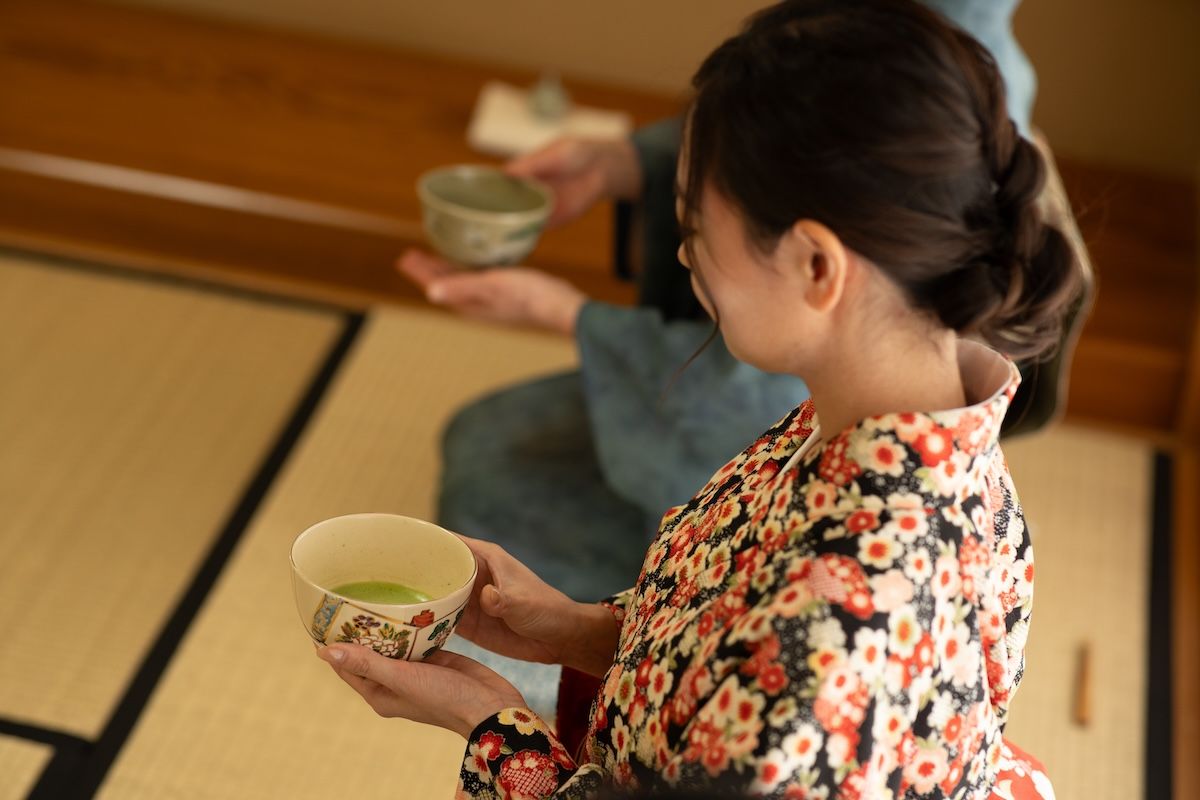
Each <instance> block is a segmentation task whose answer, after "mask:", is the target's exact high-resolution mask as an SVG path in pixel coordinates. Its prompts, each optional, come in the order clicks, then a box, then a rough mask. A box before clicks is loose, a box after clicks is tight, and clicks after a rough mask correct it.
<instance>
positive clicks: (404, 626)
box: [309, 594, 467, 660]
mask: <svg viewBox="0 0 1200 800" xmlns="http://www.w3.org/2000/svg"><path fill="white" fill-rule="evenodd" d="M466 609H467V606H466V604H465V603H464V604H463V605H461V606H459V607H458V608H456V609H455V610H454V611H452V612H450V613H449V614H447V615H446V616H444V617H442V618H441V619H440V620H435V619H434V614H433V612H432V611H431V610H429V609H425V610H424V611H422V612H421V613H419V614H417V615H415V616H414V617H412V618H411V619H409V620H408V622H403V621H400V620H394V619H389V618H388V617H386V616H384V615H383V614H379V613H378V612H375V611H370V610H367V609H362V608H359V607H358V606H356V605H354V604H353V603H351V602H348V601H347V600H345V599H344V598H342V597H339V596H337V595H335V594H326V595H325V597H324V598H323V599H322V601H321V605H320V606H318V608H317V610H316V612H315V613H314V614H313V618H312V625H311V626H310V629H309V633H310V635H311V636H312V638H313V641H314V642H316V643H317V644H318V645H324V644H332V643H334V642H345V643H349V644H359V645H362V646H364V647H370V648H371V649H372V650H374V651H375V652H376V653H379V654H380V655H382V656H386V657H388V658H397V659H406V660H407V659H412V658H414V657H415V658H421V659H424V658H428V657H429V656H430V655H431V654H433V653H435V652H437V651H438V650H440V649H441V648H442V646H443V645H445V644H446V640H447V639H449V638H450V634H451V633H453V632H454V629H455V628H456V627H457V626H458V623H459V620H461V619H462V615H463V614H464V613H465V612H466ZM418 654H419V655H418Z"/></svg>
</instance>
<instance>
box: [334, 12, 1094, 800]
mask: <svg viewBox="0 0 1200 800" xmlns="http://www.w3.org/2000/svg"><path fill="white" fill-rule="evenodd" d="M694 85H695V89H696V94H695V98H694V101H693V103H692V106H691V110H690V113H689V116H688V123H687V127H686V132H685V140H684V141H685V152H684V154H683V156H682V157H681V159H680V165H679V181H678V185H679V191H678V194H679V203H678V211H679V217H680V222H681V227H682V228H683V230H684V233H685V238H684V245H683V247H682V248H681V254H680V257H681V260H682V261H683V262H684V264H685V265H686V266H687V267H688V268H689V269H690V270H691V276H692V282H693V287H694V289H695V292H696V296H697V298H698V299H699V301H700V303H701V304H702V305H703V306H704V308H705V309H706V310H707V311H708V313H709V314H710V315H711V316H712V318H713V319H714V320H715V321H716V322H717V324H718V325H719V328H720V331H721V333H722V334H723V336H724V339H725V342H726V345H727V346H728V348H729V350H730V352H731V353H733V355H735V356H736V357H737V358H739V359H741V360H743V361H745V362H747V363H750V364H753V365H755V366H757V367H759V368H761V369H764V370H766V371H769V372H782V373H789V374H795V375H799V376H803V378H804V380H805V382H806V383H807V384H808V386H809V388H810V389H811V392H812V396H811V399H810V400H808V401H806V402H805V403H804V404H803V405H801V406H800V407H799V408H797V409H795V410H794V411H792V412H791V413H789V414H788V415H787V416H786V417H785V418H784V419H782V420H781V421H780V422H779V423H778V424H776V425H774V426H772V427H771V428H770V429H768V430H767V431H766V432H765V433H764V434H763V435H762V436H760V437H759V438H758V439H757V440H756V441H755V442H753V443H752V444H751V445H750V446H749V447H748V448H747V449H746V450H744V451H743V452H742V453H741V454H740V455H738V456H737V457H736V458H734V459H733V460H732V461H730V462H729V463H728V464H727V465H726V466H725V467H723V468H722V469H721V470H719V471H718V472H717V473H716V474H715V475H714V476H713V477H712V479H711V480H710V481H709V482H708V484H707V485H706V486H704V487H703V488H702V489H701V490H700V492H699V493H698V494H696V496H695V497H694V498H693V499H692V500H690V501H689V502H688V503H686V504H684V505H681V506H677V507H674V508H671V509H670V510H668V511H667V513H666V515H665V516H664V517H663V520H662V525H661V528H660V531H659V534H658V537H657V538H656V539H655V541H654V542H653V543H652V544H651V546H650V549H649V552H648V553H647V555H646V558H645V561H644V563H643V566H642V570H641V575H640V576H639V578H638V580H637V584H636V586H635V587H634V588H633V589H631V590H629V591H627V592H624V593H622V594H620V595H618V596H617V597H615V598H612V599H611V600H610V601H608V602H606V603H602V604H588V603H578V602H575V601H572V600H570V599H569V598H567V597H566V596H565V595H562V594H561V593H559V592H558V591H557V590H555V589H552V588H551V587H549V586H548V585H546V584H545V583H543V582H542V581H541V580H539V579H538V578H537V577H536V576H535V575H533V573H531V572H530V571H529V570H528V569H527V568H525V567H524V566H523V565H521V564H520V563H519V562H518V561H516V560H515V559H513V558H512V557H511V556H509V555H508V554H506V553H505V552H504V551H503V550H502V549H501V548H500V547H498V546H497V545H494V544H490V543H483V542H477V541H470V542H469V544H470V545H471V547H472V549H473V550H474V552H475V553H476V557H477V560H478V562H479V567H480V577H479V580H478V581H477V583H476V590H475V597H474V600H473V602H472V604H471V605H470V606H469V610H468V613H467V615H466V616H465V617H464V619H463V622H462V624H461V626H460V632H461V633H462V634H463V635H464V636H466V637H467V638H469V639H471V640H472V641H474V642H476V643H477V644H479V645H481V646H483V647H485V648H487V649H490V650H493V651H495V652H499V653H502V654H505V655H508V656H512V657H515V658H521V659H526V660H530V661H540V662H544V663H561V664H565V665H569V666H572V667H574V668H576V669H580V670H582V671H585V672H588V673H590V674H593V675H597V676H602V677H603V682H602V688H601V690H600V692H599V695H598V696H597V698H596V701H595V703H594V704H593V706H592V713H591V719H590V725H589V733H588V737H587V739H586V741H585V742H584V746H583V748H582V749H581V751H580V752H579V753H577V754H575V757H572V755H571V754H568V753H567V752H566V749H565V748H564V747H563V746H562V745H561V744H560V743H559V741H558V739H557V738H555V736H554V734H553V733H551V731H550V729H549V728H548V726H547V725H546V724H545V723H544V722H543V721H542V720H541V719H540V718H538V717H537V716H536V715H535V714H533V713H532V712H530V711H529V710H528V709H527V708H526V707H525V702H524V700H523V698H522V697H521V695H520V693H519V692H517V691H516V690H515V689H514V688H513V687H512V686H511V685H510V684H508V683H507V682H506V681H505V680H504V679H503V678H501V677H500V676H499V675H497V674H496V673H494V672H492V671H491V670H489V669H487V668H486V667H483V666H482V665H480V664H478V663H476V662H473V661H471V660H470V659H467V658H465V657H463V656H457V655H454V654H450V653H439V654H435V655H434V656H433V657H431V658H430V659H429V660H428V661H426V662H424V663H420V664H410V663H405V662H394V661H390V660H388V659H385V658H383V657H382V656H378V655H376V654H374V653H372V652H371V651H369V650H366V649H364V648H359V647H355V646H352V645H335V646H332V647H328V648H324V649H323V650H321V651H320V656H321V657H322V658H323V659H325V660H326V661H328V662H329V663H330V664H331V665H332V666H333V667H334V669H335V670H336V671H337V673H338V675H339V676H341V677H342V678H343V679H344V680H345V681H346V682H347V683H349V684H350V685H351V686H353V687H354V688H355V689H356V690H358V691H359V692H360V693H361V694H362V695H363V697H364V698H365V699H366V700H367V701H368V702H369V703H370V704H371V705H372V707H373V708H374V709H375V710H376V711H377V712H378V713H380V714H383V715H385V716H404V717H407V718H410V719H415V720H418V721H422V722H428V723H432V724H436V725H440V726H442V727H446V728H449V729H451V730H456V731H458V732H460V733H461V734H463V735H464V736H465V737H467V739H468V750H467V753H466V757H465V760H464V763H463V768H462V772H461V792H462V793H463V794H464V795H466V796H474V797H497V796H499V797H549V796H560V797H577V796H585V795H587V794H588V793H589V792H592V791H594V790H595V789H596V788H597V787H599V786H601V785H603V784H605V783H613V784H616V785H618V786H622V787H637V788H645V789H656V788H662V787H671V788H676V789H687V788H689V787H697V786H704V787H710V788H719V789H722V790H727V791H730V792H739V793H748V794H751V795H761V796H778V797H798V798H810V797H862V798H885V797H920V798H926V797H928V798H933V797H955V798H989V797H997V798H999V797H1006V798H1048V797H1052V796H1053V791H1052V789H1051V788H1050V784H1049V782H1048V781H1047V780H1046V778H1045V776H1044V774H1043V773H1042V770H1041V768H1040V766H1039V765H1037V763H1036V762H1034V761H1033V760H1032V759H1031V758H1029V757H1028V756H1026V755H1024V754H1023V753H1021V752H1020V751H1019V750H1018V749H1017V748H1016V747H1014V746H1013V745H1012V744H1011V743H1009V742H1007V741H1006V740H1005V739H1004V737H1003V732H1004V726H1005V721H1006V718H1007V714H1008V709H1009V704H1010V702H1011V700H1012V697H1013V694H1014V693H1015V691H1016V689H1017V687H1018V685H1019V683H1020V679H1021V676H1022V673H1023V670H1024V654H1023V650H1024V642H1025V639H1026V636H1027V631H1028V625H1029V616H1030V611H1031V600H1032V575H1033V566H1032V564H1033V562H1032V552H1031V547H1030V539H1029V535H1028V531H1027V529H1026V527H1025V524H1024V519H1023V516H1022V513H1021V509H1020V506H1019V504H1018V502H1017V498H1016V492H1015V489H1014V487H1013V485H1012V480H1011V478H1010V476H1009V474H1008V470H1007V467H1006V466H1005V463H1004V458H1003V455H1002V453H1001V451H1000V448H999V445H998V444H997V439H998V435H999V429H1000V425H1001V422H1002V420H1003V418H1004V414H1005V411H1006V410H1007V408H1008V405H1009V402H1010V400H1011V398H1012V395H1013V393H1014V391H1015V389H1016V386H1017V383H1018V382H1019V377H1018V373H1017V371H1016V368H1015V367H1014V365H1013V363H1012V362H1011V361H1010V360H1009V359H1008V358H1006V357H1005V355H1001V353H1004V354H1006V355H1009V356H1027V355H1031V354H1036V353H1039V352H1041V351H1042V350H1044V349H1045V348H1046V347H1049V346H1052V344H1053V343H1054V342H1055V341H1056V340H1057V328H1058V326H1059V325H1060V322H1061V316H1062V314H1063V312H1064V310H1065V308H1066V306H1067V304H1068V303H1069V302H1070V300H1071V299H1072V297H1073V295H1074V292H1075V289H1076V287H1077V285H1078V280H1079V273H1078V266H1077V265H1076V264H1075V263H1074V261H1073V258H1072V255H1071V250H1070V248H1069V247H1068V245H1067V242H1066V240H1065V239H1064V237H1063V235H1062V233H1061V232H1060V231H1058V230H1056V229H1054V228H1052V227H1049V226H1047V225H1045V224H1044V222H1043V220H1042V219H1041V217H1040V215H1039V212H1038V210H1037V207H1036V205H1035V202H1034V201H1035V198H1036V197H1037V194H1038V192H1039V190H1040V188H1041V185H1042V182H1043V180H1044V178H1045V166H1044V164H1043V162H1042V160H1041V158H1040V157H1039V155H1038V153H1037V151H1036V150H1035V149H1034V147H1033V146H1032V145H1031V144H1030V143H1029V142H1028V141H1027V140H1025V139H1023V138H1022V137H1021V136H1020V135H1019V133H1018V132H1017V130H1016V128H1015V126H1014V125H1013V123H1012V121H1011V120H1010V119H1009V117H1008V115H1007V113H1006V112H1005V99H1004V90H1003V86H1002V84H1001V82H1000V81H999V79H998V77H997V74H996V69H995V66H994V63H993V62H992V59H991V57H990V56H989V55H988V53H987V51H986V50H984V48H983V47H982V46H980V45H979V43H978V42H976V41H975V40H974V39H972V38H971V37H969V36H968V35H966V34H965V33H963V32H962V31H959V30H957V29H954V28H952V27H950V26H948V25H947V24H945V23H944V22H943V21H942V20H941V19H940V18H939V17H938V16H937V15H935V14H933V13H931V12H929V11H928V10H926V9H924V8H922V7H921V6H919V5H917V4H915V3H913V2H910V1H909V0H874V1H871V0H791V1H790V2H784V3H781V4H779V5H777V6H773V7H771V8H769V9H767V10H765V11H763V12H761V13H759V14H757V15H756V16H754V17H753V18H752V19H751V20H750V21H749V23H748V24H747V26H746V27H745V29H744V30H743V31H742V33H741V34H739V35H738V36H735V37H733V38H732V39H730V40H728V41H727V42H725V43H724V44H723V45H721V46H720V47H719V48H718V49H717V50H716V51H715V52H714V53H713V54H712V55H710V56H709V58H708V59H707V60H706V61H705V62H704V64H703V65H702V66H701V68H700V70H699V72H698V73H697V75H696V77H695V80H694ZM984 342H986V344H984ZM989 345H990V346H989ZM993 348H995V349H993ZM997 350H998V351H1000V352H997Z"/></svg>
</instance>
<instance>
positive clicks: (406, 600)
mask: <svg viewBox="0 0 1200 800" xmlns="http://www.w3.org/2000/svg"><path fill="white" fill-rule="evenodd" d="M333 593H334V594H340V595H341V596H342V597H347V598H349V599H351V600H358V601H359V602H362V603H388V604H391V605H409V604H412V603H424V602H425V601H426V600H432V599H433V598H432V597H430V596H429V595H427V594H425V593H424V592H418V591H417V590H416V589H413V588H411V587H408V586H405V585H404V584H402V583H392V582H391V581H355V582H354V583H343V584H342V585H341V586H335V587H334V588H333Z"/></svg>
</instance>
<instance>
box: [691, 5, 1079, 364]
mask: <svg viewBox="0 0 1200 800" xmlns="http://www.w3.org/2000/svg"><path fill="white" fill-rule="evenodd" d="M693 86H694V88H695V90H696V93H695V98H694V100H693V103H692V109H691V117H690V124H689V125H688V128H687V131H688V132H687V134H686V135H687V138H688V141H687V159H688V163H687V176H688V179H687V186H685V187H684V188H683V192H684V196H683V204H684V212H685V220H686V219H688V218H691V217H692V216H693V215H694V214H695V212H696V210H697V209H698V208H699V205H700V196H701V193H702V191H703V189H704V187H705V186H706V185H709V184H711V185H712V186H713V187H714V188H715V189H716V190H717V191H719V192H720V193H721V194H722V195H723V196H724V197H725V198H726V199H728V200H729V201H730V202H732V203H733V204H734V206H736V207H737V208H738V209H739V211H740V212H741V214H742V216H743V219H744V221H745V223H746V225H747V227H748V229H749V233H750V236H751V237H752V239H753V240H754V241H755V243H756V244H757V245H758V246H760V247H762V248H764V249H767V250H769V249H771V248H773V247H774V245H775V243H776V242H777V241H778V239H779V237H780V236H781V235H782V234H783V233H784V232H785V231H787V230H788V229H789V228H790V227H791V226H792V225H793V224H794V223H795V222H796V221H797V220H800V219H812V220H816V221H818V222H821V223H822V224H824V225H826V226H827V227H829V228H830V229H831V230H832V231H834V232H835V233H836V234H837V235H838V236H839V237H841V239H842V241H843V242H845V244H846V246H847V247H849V248H851V249H852V250H854V251H855V252H858V253H860V254H862V255H863V256H864V257H866V258H868V259H870V260H871V261H872V262H873V263H874V264H876V265H877V266H878V267H879V268H880V269H882V270H883V271H884V272H885V273H886V274H887V275H888V276H889V277H890V278H891V279H892V280H893V281H895V282H896V283H897V284H899V285H900V286H901V287H903V288H904V290H905V291H906V292H907V294H908V296H909V298H910V300H911V302H912V303H913V304H914V306H916V307H917V308H922V309H926V310H928V311H930V312H932V313H934V314H936V316H937V318H938V319H940V320H941V322H942V323H943V324H944V325H946V326H947V327H949V328H952V329H953V330H955V331H957V332H959V333H962V334H975V335H978V336H979V337H981V338H982V339H984V340H985V341H987V342H988V343H989V344H991V345H992V346H994V347H996V348H997V349H999V350H1001V351H1003V352H1005V353H1008V354H1009V355H1012V356H1016V357H1027V356H1035V355H1038V354H1041V353H1044V352H1046V351H1047V350H1048V349H1050V348H1051V347H1052V346H1053V345H1054V344H1055V343H1056V342H1057V340H1058V338H1059V333H1060V326H1061V320H1062V315H1063V313H1064V311H1065V310H1066V307H1067V305H1068V303H1069V301H1070V300H1071V298H1072V297H1073V296H1074V294H1075V292H1076V291H1077V290H1078V287H1079V281H1080V275H1079V268H1078V265H1077V264H1076V263H1075V259H1074V255H1073V253H1072V251H1071V248H1070V246H1069V244H1068V242H1067V239H1066V237H1065V236H1064V235H1063V233H1062V232H1061V231H1060V230H1058V229H1057V228H1054V227H1051V226H1048V225H1046V224H1045V223H1044V221H1043V219H1042V214H1041V211H1040V210H1039V207H1038V203H1037V198H1038V196H1039V194H1040V193H1041V190H1042V186H1043V184H1044V183H1045V180H1046V166H1045V163H1044V161H1043V159H1042V157H1041V155H1040V154H1039V153H1038V151H1037V149H1036V148H1035V147H1034V146H1033V145H1032V144H1031V143H1030V142H1029V141H1028V140H1026V139H1024V138H1022V137H1021V136H1020V135H1019V134H1018V132H1017V129H1016V126H1015V125H1014V124H1013V122H1012V120H1011V119H1009V117H1008V112H1007V109H1006V106H1005V97H1004V86H1003V83H1002V82H1001V79H1000V76H999V72H998V71H997V69H996V65H995V62H994V61H993V59H992V57H991V55H990V54H989V53H988V52H987V50H986V49H985V48H984V47H983V46H982V45H981V44H979V42H977V41H976V40H975V39H973V38H972V37H971V36H969V35H968V34H966V33H965V32H963V31H961V30H959V29H958V28H955V27H953V26H952V25H951V24H949V23H948V22H946V21H945V20H944V19H943V18H942V17H940V16H939V15H937V14H936V13H934V12H932V11H930V10H929V9H927V8H925V7H923V6H920V5H918V4H917V3H915V2H911V0H786V1H785V2H782V3H779V4H777V5H774V6H771V7H769V8H767V9H765V10H763V11H761V12H759V13H758V14H756V15H755V16H753V17H751V18H750V20H749V21H748V22H747V23H746V26H745V27H744V29H743V30H742V32H741V33H740V34H738V35H737V36H734V37H733V38H731V39H729V40H727V41H726V42H725V43H724V44H722V45H721V46H720V47H718V48H717V49H716V50H715V51H714V52H713V53H712V54H711V55H710V56H709V57H708V58H707V59H706V60H705V61H704V63H703V64H702V65H701V67H700V70H699V71H698V72H697V73H696V76H695V78H694V79H693Z"/></svg>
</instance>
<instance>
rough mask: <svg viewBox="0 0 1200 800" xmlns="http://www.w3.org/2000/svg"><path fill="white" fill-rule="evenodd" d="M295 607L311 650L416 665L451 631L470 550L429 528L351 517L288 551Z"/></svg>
mask: <svg viewBox="0 0 1200 800" xmlns="http://www.w3.org/2000/svg"><path fill="white" fill-rule="evenodd" d="M291 562H292V588H293V591H294V593H295V597H296V608H297V609H298V610H299V612H300V619H301V621H302V622H303V623H304V625H305V627H306V628H307V629H308V633H309V635H310V636H311V637H312V638H313V641H315V642H316V643H317V644H318V645H327V644H334V643H336V642H345V643H350V644H359V645H363V646H365V647H370V648H371V649H372V650H374V651H375V652H377V653H379V654H380V655H383V656H386V657H388V658H397V659H403V660H406V661H420V660H422V659H425V658H428V657H429V656H430V655H432V654H433V653H434V652H436V651H437V650H438V649H440V648H441V646H442V645H444V644H445V643H446V640H447V639H449V638H450V634H451V633H453V632H454V628H455V626H457V625H458V621H459V619H460V618H461V617H462V615H463V612H464V610H465V608H466V605H467V601H468V599H469V598H470V596H471V589H472V587H473V586H474V584H475V575H476V572H477V568H476V565H475V556H474V555H473V554H472V553H471V550H470V549H469V548H468V547H467V546H466V545H465V544H464V543H463V542H462V540H461V539H459V538H458V537H457V536H455V535H454V534H452V533H450V532H449V531H447V530H444V529H443V528H439V527H438V526H437V525H434V524H433V523H430V522H425V521H423V520H418V519H412V518H410V517H402V516H397V515H394V514H350V515H347V516H342V517H334V518H333V519H327V520H325V521H323V522H318V523H317V524H316V525H313V526H312V527H310V528H308V529H307V530H305V531H304V532H303V533H301V534H300V535H299V536H297V537H296V540H295V542H294V543H293V544H292V552H291Z"/></svg>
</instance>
